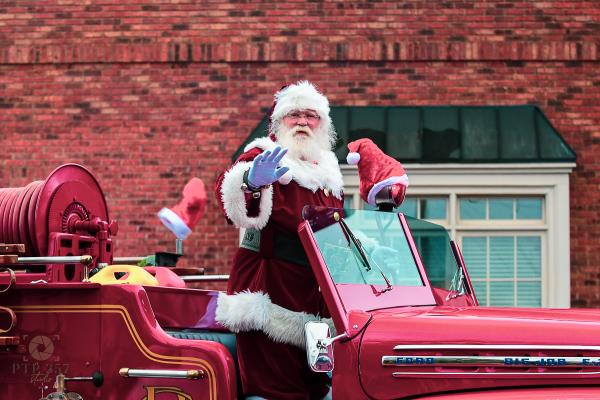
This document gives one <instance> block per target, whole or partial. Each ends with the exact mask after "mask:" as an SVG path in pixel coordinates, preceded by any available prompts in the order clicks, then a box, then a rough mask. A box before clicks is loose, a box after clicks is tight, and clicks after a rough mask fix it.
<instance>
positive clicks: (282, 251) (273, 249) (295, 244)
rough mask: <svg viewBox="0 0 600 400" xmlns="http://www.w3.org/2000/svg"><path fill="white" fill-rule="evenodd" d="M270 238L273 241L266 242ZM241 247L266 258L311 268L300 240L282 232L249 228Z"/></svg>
mask: <svg viewBox="0 0 600 400" xmlns="http://www.w3.org/2000/svg"><path fill="white" fill-rule="evenodd" d="M268 237H270V239H271V240H265V239H267V238H268ZM261 238H262V239H263V240H261ZM240 247H242V248H244V249H248V250H252V251H255V252H257V253H259V254H260V255H261V256H262V257H265V258H271V257H273V258H278V259H280V260H283V261H287V262H291V263H294V264H300V265H304V266H306V267H309V266H310V264H309V263H308V258H307V257H306V253H305V252H304V248H303V247H302V243H300V239H299V238H298V237H297V236H291V235H290V234H288V233H286V232H283V231H280V230H274V229H270V228H265V229H263V230H257V229H252V228H248V229H246V232H245V233H244V238H243V239H242V243H241V244H240Z"/></svg>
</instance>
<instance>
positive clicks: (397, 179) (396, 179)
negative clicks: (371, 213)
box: [367, 174, 408, 206]
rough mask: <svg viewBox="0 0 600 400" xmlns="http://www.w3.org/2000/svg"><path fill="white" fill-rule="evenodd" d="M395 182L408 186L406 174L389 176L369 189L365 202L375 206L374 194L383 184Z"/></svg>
mask: <svg viewBox="0 0 600 400" xmlns="http://www.w3.org/2000/svg"><path fill="white" fill-rule="evenodd" d="M395 183H400V184H402V185H404V186H406V187H408V175H406V174H404V175H402V176H390V177H389V178H387V179H384V180H382V181H381V182H377V183H376V184H374V185H373V187H372V188H371V190H369V195H368V196H367V200H368V201H367V203H369V204H370V205H372V206H375V205H376V204H375V196H376V195H377V193H379V191H380V190H381V189H382V188H384V187H385V186H388V185H393V184H395Z"/></svg>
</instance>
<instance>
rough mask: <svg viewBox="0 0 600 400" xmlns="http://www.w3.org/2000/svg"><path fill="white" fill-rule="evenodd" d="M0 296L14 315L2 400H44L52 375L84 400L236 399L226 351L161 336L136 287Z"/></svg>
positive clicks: (36, 288) (24, 288) (0, 357)
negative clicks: (62, 377) (13, 340)
mask: <svg viewBox="0 0 600 400" xmlns="http://www.w3.org/2000/svg"><path fill="white" fill-rule="evenodd" d="M0 299H1V303H2V304H3V305H5V306H8V307H9V308H10V309H12V310H13V311H14V312H15V314H16V316H17V324H16V326H15V327H14V328H13V332H16V333H17V338H18V344H15V345H6V343H5V346H1V348H2V350H3V351H2V353H1V354H0V386H2V387H4V388H6V391H5V392H4V395H6V396H8V397H7V398H19V399H38V398H40V397H43V396H45V395H47V394H48V393H49V392H53V391H54V389H53V385H54V383H55V380H56V376H57V375H58V374H63V375H65V376H66V377H67V382H66V386H67V388H68V391H69V392H76V393H78V394H80V395H81V396H82V397H83V398H84V399H93V398H106V399H140V400H141V399H150V398H156V399H158V400H160V398H161V395H160V394H161V393H163V394H164V395H166V394H167V393H171V394H172V395H177V396H179V397H177V398H181V399H216V398H219V399H221V398H225V399H231V398H235V395H236V377H235V366H234V362H233V359H232V357H231V354H230V352H229V351H228V350H227V349H226V348H225V347H224V346H223V345H221V344H220V343H217V342H214V341H206V340H182V339H176V338H173V337H171V336H169V335H167V334H166V333H165V332H164V331H163V329H162V328H161V327H160V326H159V324H158V323H157V321H156V318H155V317H154V312H153V310H152V306H151V304H150V300H149V298H148V296H147V294H146V291H145V290H144V288H143V287H142V286H138V285H106V286H100V285H96V284H90V283H87V284H81V283H73V284H66V283H64V284H54V285H40V284H17V285H16V287H14V288H13V289H12V290H10V291H7V292H6V293H4V294H1V295H0ZM74 377H80V378H85V377H87V378H88V380H84V379H77V380H69V378H74ZM89 378H92V379H91V380H90V379H89ZM167 398H170V397H168V396H167Z"/></svg>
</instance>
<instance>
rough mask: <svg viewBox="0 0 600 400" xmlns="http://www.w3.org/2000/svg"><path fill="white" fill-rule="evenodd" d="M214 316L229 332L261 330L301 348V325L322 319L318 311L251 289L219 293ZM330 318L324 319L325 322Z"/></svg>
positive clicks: (302, 328) (285, 342) (276, 339)
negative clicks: (280, 301) (292, 306)
mask: <svg viewBox="0 0 600 400" xmlns="http://www.w3.org/2000/svg"><path fill="white" fill-rule="evenodd" d="M215 319H216V320H217V322H219V323H220V324H221V325H223V326H225V327H226V328H228V329H229V330H230V331H232V332H235V333H237V332H246V331H257V330H261V331H263V332H264V333H265V334H266V335H267V336H268V337H269V338H270V339H271V340H273V341H274V342H278V343H284V344H291V345H295V346H298V347H300V348H304V347H305V344H306V338H305V337H304V325H305V324H306V323H307V322H309V321H321V319H320V318H319V317H318V316H317V315H313V314H308V313H305V312H301V311H291V310H288V309H287V308H283V307H281V306H278V305H277V304H273V302H271V299H270V298H269V296H268V295H267V294H265V293H262V292H250V291H244V292H241V293H236V294H233V295H227V294H225V293H219V297H218V298H217V310H216V313H215ZM330 321H331V319H323V322H325V323H328V324H329V322H330ZM330 326H331V324H330ZM332 332H334V331H332Z"/></svg>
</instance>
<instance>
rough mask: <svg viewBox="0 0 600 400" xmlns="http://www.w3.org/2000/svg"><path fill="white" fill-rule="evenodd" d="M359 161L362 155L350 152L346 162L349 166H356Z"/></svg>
mask: <svg viewBox="0 0 600 400" xmlns="http://www.w3.org/2000/svg"><path fill="white" fill-rule="evenodd" d="M359 161H360V153H354V152H350V153H348V155H347V156H346V162H347V163H348V164H349V165H356V164H358V162H359Z"/></svg>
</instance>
